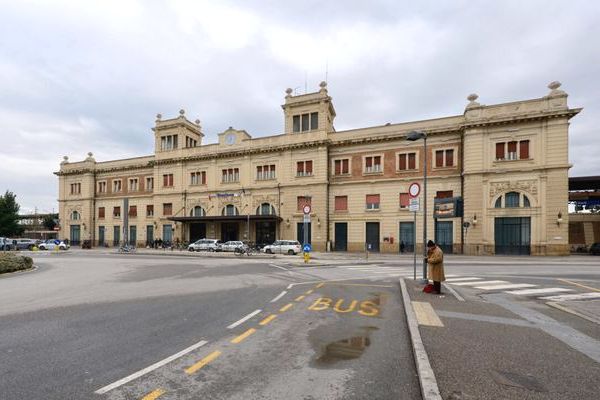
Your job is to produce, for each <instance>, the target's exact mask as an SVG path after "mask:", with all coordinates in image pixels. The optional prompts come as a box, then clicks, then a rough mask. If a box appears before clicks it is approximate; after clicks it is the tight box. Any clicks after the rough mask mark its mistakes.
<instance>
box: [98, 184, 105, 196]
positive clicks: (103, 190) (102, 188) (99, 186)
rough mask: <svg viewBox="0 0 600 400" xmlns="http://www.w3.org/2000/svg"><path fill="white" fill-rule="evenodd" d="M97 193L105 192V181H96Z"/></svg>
mask: <svg viewBox="0 0 600 400" xmlns="http://www.w3.org/2000/svg"><path fill="white" fill-rule="evenodd" d="M98 193H106V182H98Z"/></svg>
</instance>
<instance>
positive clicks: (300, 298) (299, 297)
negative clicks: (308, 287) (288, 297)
mask: <svg viewBox="0 0 600 400" xmlns="http://www.w3.org/2000/svg"><path fill="white" fill-rule="evenodd" d="M305 297H306V296H304V295H302V296H298V297H296V300H295V301H302V299H304V298H305Z"/></svg>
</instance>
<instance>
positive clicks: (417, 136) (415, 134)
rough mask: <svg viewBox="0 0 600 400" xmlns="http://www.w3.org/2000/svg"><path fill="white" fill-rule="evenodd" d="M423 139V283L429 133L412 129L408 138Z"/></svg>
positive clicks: (412, 139) (425, 273)
mask: <svg viewBox="0 0 600 400" xmlns="http://www.w3.org/2000/svg"><path fill="white" fill-rule="evenodd" d="M419 139H423V281H422V282H423V283H427V282H428V281H427V134H426V133H425V132H423V131H411V132H409V133H408V135H406V140H409V141H411V142H414V141H417V140H419Z"/></svg>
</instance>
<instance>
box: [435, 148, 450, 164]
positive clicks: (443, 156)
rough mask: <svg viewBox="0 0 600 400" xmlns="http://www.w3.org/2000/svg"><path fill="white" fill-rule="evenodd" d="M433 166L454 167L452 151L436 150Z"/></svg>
mask: <svg viewBox="0 0 600 400" xmlns="http://www.w3.org/2000/svg"><path fill="white" fill-rule="evenodd" d="M435 166H436V168H441V167H452V166H454V149H447V150H436V152H435Z"/></svg>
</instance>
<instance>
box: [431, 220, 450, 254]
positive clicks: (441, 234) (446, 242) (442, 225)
mask: <svg viewBox="0 0 600 400" xmlns="http://www.w3.org/2000/svg"><path fill="white" fill-rule="evenodd" d="M453 236H454V235H453V234H452V221H436V222H435V243H436V244H437V245H438V246H439V247H440V249H442V251H443V252H444V253H446V254H452V250H453V249H452V248H453Z"/></svg>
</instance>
